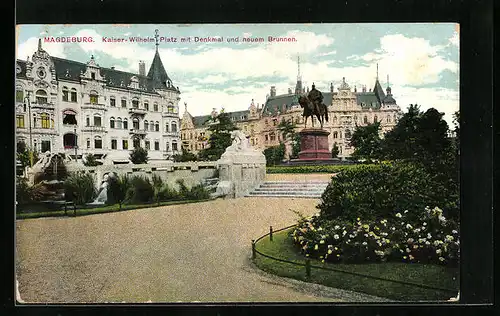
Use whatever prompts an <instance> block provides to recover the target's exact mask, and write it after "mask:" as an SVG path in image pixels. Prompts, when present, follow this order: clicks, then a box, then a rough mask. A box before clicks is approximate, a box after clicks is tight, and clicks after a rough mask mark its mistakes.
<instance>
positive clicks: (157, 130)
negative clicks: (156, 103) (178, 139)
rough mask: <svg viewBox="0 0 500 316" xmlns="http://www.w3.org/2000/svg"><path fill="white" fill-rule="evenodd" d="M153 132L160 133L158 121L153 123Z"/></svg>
mask: <svg viewBox="0 0 500 316" xmlns="http://www.w3.org/2000/svg"><path fill="white" fill-rule="evenodd" d="M155 131H156V132H159V131H160V123H159V122H158V121H156V123H155Z"/></svg>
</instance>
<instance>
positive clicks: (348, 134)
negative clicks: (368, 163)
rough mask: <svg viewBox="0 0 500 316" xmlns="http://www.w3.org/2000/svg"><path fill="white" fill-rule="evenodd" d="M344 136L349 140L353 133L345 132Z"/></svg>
mask: <svg viewBox="0 0 500 316" xmlns="http://www.w3.org/2000/svg"><path fill="white" fill-rule="evenodd" d="M344 136H345V138H347V139H349V138H351V131H350V130H347V131H345V133H344Z"/></svg>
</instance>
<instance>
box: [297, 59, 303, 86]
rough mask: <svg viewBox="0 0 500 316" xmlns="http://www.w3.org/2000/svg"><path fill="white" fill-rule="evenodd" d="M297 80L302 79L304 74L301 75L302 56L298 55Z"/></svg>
mask: <svg viewBox="0 0 500 316" xmlns="http://www.w3.org/2000/svg"><path fill="white" fill-rule="evenodd" d="M297 81H302V76H301V75H300V56H297Z"/></svg>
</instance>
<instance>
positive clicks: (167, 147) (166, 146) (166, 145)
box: [165, 142, 170, 151]
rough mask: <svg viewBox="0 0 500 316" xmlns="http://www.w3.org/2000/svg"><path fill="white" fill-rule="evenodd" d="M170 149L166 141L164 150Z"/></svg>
mask: <svg viewBox="0 0 500 316" xmlns="http://www.w3.org/2000/svg"><path fill="white" fill-rule="evenodd" d="M169 150H170V144H169V143H168V142H166V143H165V151H169Z"/></svg>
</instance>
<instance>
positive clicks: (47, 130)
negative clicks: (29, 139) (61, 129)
mask: <svg viewBox="0 0 500 316" xmlns="http://www.w3.org/2000/svg"><path fill="white" fill-rule="evenodd" d="M18 132H21V134H22V132H25V133H29V132H30V130H29V127H25V128H23V129H22V130H19V129H18ZM31 134H44V135H57V131H56V130H55V129H53V128H41V127H32V128H31Z"/></svg>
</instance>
